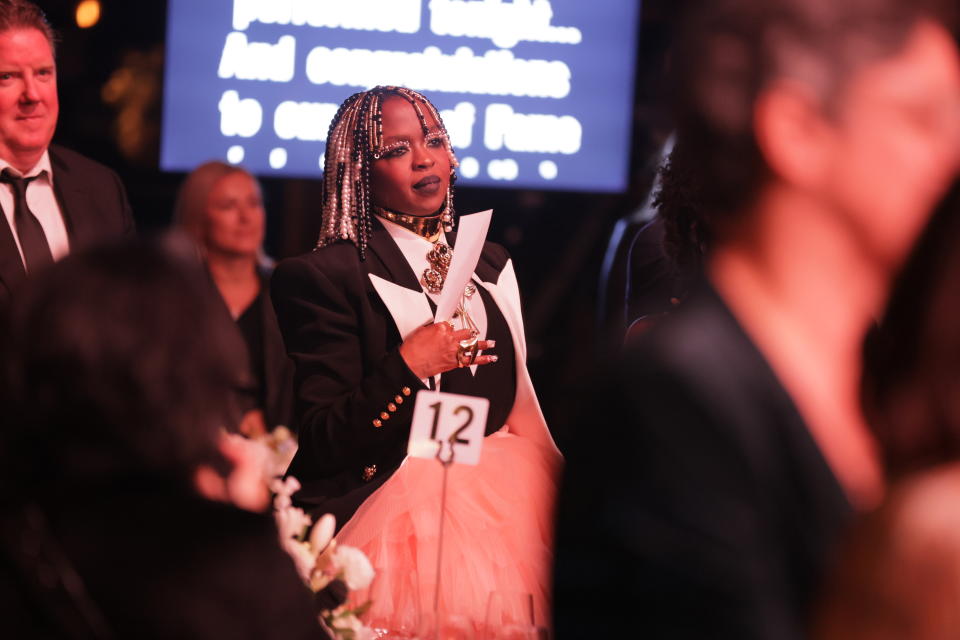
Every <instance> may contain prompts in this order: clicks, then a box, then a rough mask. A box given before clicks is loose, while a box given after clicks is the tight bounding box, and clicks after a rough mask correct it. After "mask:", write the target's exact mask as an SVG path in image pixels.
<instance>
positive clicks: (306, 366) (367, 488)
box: [271, 221, 553, 525]
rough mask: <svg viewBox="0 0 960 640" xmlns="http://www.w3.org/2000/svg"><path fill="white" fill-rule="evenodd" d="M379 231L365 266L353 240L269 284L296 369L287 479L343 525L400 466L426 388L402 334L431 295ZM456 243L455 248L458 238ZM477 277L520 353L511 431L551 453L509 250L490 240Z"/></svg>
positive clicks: (316, 254) (420, 316)
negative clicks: (404, 349) (295, 443)
mask: <svg viewBox="0 0 960 640" xmlns="http://www.w3.org/2000/svg"><path fill="white" fill-rule="evenodd" d="M373 224H374V229H373V232H372V234H371V237H370V242H369V245H368V246H367V252H366V260H365V261H361V260H360V259H359V255H358V252H357V249H356V247H355V246H354V245H353V244H352V243H350V242H339V243H336V244H333V245H329V246H327V247H324V248H322V249H318V250H315V251H313V252H311V253H308V254H305V255H302V256H298V257H295V258H290V259H287V260H284V261H282V262H280V264H279V265H278V266H277V268H276V270H275V271H274V275H273V281H272V286H271V296H272V298H273V303H274V307H275V308H276V312H277V320H278V321H279V325H280V331H281V333H282V334H283V338H284V342H285V344H286V348H287V352H288V353H289V354H290V356H291V358H292V359H293V361H294V364H295V370H296V373H295V378H294V387H295V395H296V401H295V402H296V408H295V414H296V420H295V422H296V424H297V426H298V431H299V445H300V446H299V450H298V451H297V455H296V457H295V458H294V460H293V463H292V464H291V466H290V469H289V473H290V474H292V475H294V476H296V478H297V479H298V480H299V481H300V483H301V484H302V485H303V489H302V490H301V491H300V492H299V493H298V494H297V496H296V497H297V499H298V500H299V502H300V503H301V504H302V505H303V506H305V507H306V508H307V509H308V510H309V511H311V512H313V513H323V512H330V513H333V514H334V515H335V516H336V517H337V522H338V525H343V524H345V523H346V521H347V519H349V517H350V516H351V515H352V514H353V512H354V511H355V510H356V509H357V507H358V506H359V505H360V503H361V502H363V500H364V499H365V498H366V497H367V496H369V495H370V494H371V493H372V492H373V491H374V490H375V489H376V488H377V487H378V486H380V485H381V484H382V483H383V482H384V481H385V480H386V479H387V477H389V475H390V473H391V472H392V471H393V470H394V469H396V467H397V466H398V465H399V464H400V462H401V461H402V460H403V458H404V456H405V455H406V445H407V438H408V436H409V428H410V422H411V420H412V417H413V404H414V403H413V401H414V398H415V396H416V393H417V392H418V391H419V390H421V389H424V388H426V387H425V386H424V384H423V383H422V382H421V380H420V379H419V378H417V377H416V376H415V375H414V374H413V372H411V371H410V369H409V368H408V367H407V365H406V363H405V362H404V361H403V358H402V356H401V355H400V352H399V346H400V344H401V341H402V340H401V333H403V334H404V335H405V334H406V332H407V331H409V330H411V329H412V328H415V327H416V326H419V325H421V324H424V323H425V321H429V320H430V314H429V306H428V303H427V301H426V296H425V295H424V294H423V290H422V287H421V285H420V283H419V281H418V278H417V276H416V275H415V274H414V273H413V270H412V269H410V266H409V264H408V263H407V261H406V259H405V258H404V256H403V253H402V252H401V251H400V249H399V248H398V247H397V245H396V243H395V242H394V241H393V239H392V238H391V237H390V234H389V233H388V232H387V230H386V229H384V228H383V226H382V225H380V223H379V222H377V221H374V223H373ZM447 240H448V241H449V242H450V243H451V244H454V243H455V241H456V234H454V233H451V234H447ZM474 273H475V274H476V276H477V277H478V278H479V279H480V280H481V281H483V282H482V286H484V287H485V288H486V289H487V290H488V291H489V292H490V293H491V294H492V295H493V297H494V300H495V301H497V305H498V307H499V308H500V310H501V312H503V314H504V316H505V318H506V319H507V322H508V324H509V325H510V327H511V333H512V337H513V341H514V348H515V351H516V352H517V361H518V366H517V377H518V380H517V397H516V400H515V402H514V409H513V412H512V413H511V414H510V418H509V419H508V423H509V424H510V425H511V431H517V432H518V433H519V434H520V435H526V436H530V437H535V438H539V439H543V440H544V441H545V442H549V446H551V447H552V446H553V440H552V438H550V435H549V432H548V431H547V429H546V423H545V422H544V421H543V414H542V413H541V412H540V406H539V404H538V403H537V400H536V396H535V394H534V393H533V388H532V385H531V384H530V379H529V374H528V373H527V370H526V365H525V359H526V348H525V344H524V339H523V335H522V322H521V321H520V320H519V318H520V314H519V300H518V298H519V293H518V292H517V290H516V281H515V277H514V275H513V267H512V263H511V262H510V259H509V256H508V254H507V252H506V250H504V249H503V248H502V247H500V246H499V245H496V244H493V243H489V242H488V243H486V244H485V245H484V249H483V252H482V254H481V256H480V260H479V262H478V264H477V267H476V269H475V270H474ZM375 281H376V282H375ZM498 285H499V286H498ZM378 286H379V287H380V288H381V291H380V292H378V289H377V287H378ZM386 299H389V300H391V303H390V306H391V307H392V308H388V304H387V303H386V302H385V300H386ZM398 398H399V400H398ZM390 403H393V404H394V405H395V411H390V410H389V409H388V407H389V404H390ZM382 413H386V414H387V415H388V418H387V419H383V418H382V416H381V414H382ZM374 420H379V421H380V424H381V426H379V427H377V426H375V424H374Z"/></svg>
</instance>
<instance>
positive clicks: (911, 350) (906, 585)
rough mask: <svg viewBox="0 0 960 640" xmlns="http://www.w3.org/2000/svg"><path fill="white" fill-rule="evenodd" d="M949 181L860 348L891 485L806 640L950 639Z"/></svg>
mask: <svg viewBox="0 0 960 640" xmlns="http://www.w3.org/2000/svg"><path fill="white" fill-rule="evenodd" d="M958 246H960V184H958V185H955V187H954V189H953V190H952V192H951V194H950V196H949V197H948V198H947V199H946V200H945V201H944V205H943V206H942V207H941V208H940V209H939V210H938V212H937V214H936V216H935V217H934V218H933V220H932V221H931V224H930V226H929V227H928V228H927V230H926V231H925V232H924V235H923V237H922V238H921V241H920V242H919V243H918V244H917V247H916V249H915V251H914V253H913V255H912V256H911V259H910V260H909V262H908V263H907V265H906V267H905V268H904V270H903V272H902V273H901V275H900V277H899V278H898V280H897V284H896V287H895V288H894V290H893V294H892V295H891V298H890V304H889V306H888V307H887V310H886V312H885V313H884V314H883V317H882V320H881V322H880V325H879V327H878V328H877V329H876V330H875V331H873V332H871V334H870V336H869V338H868V340H867V341H866V344H865V349H864V375H863V382H864V383H863V405H864V412H865V413H866V416H867V419H868V421H869V423H870V427H871V429H872V430H873V432H874V433H875V434H876V437H877V441H878V443H879V448H880V455H881V457H882V458H883V460H884V463H885V466H886V469H887V475H888V479H889V481H890V483H891V487H892V489H891V491H890V496H889V498H888V499H887V500H886V501H885V502H884V504H883V505H882V506H881V507H880V508H879V509H877V510H876V511H875V512H873V513H870V514H869V515H867V516H866V517H864V518H863V519H862V520H861V521H860V522H859V523H858V524H857V526H856V527H855V529H854V530H853V531H852V532H851V535H850V536H849V537H848V539H847V540H846V543H845V545H844V546H843V548H842V552H841V554H840V556H839V562H838V566H837V568H836V570H835V571H834V572H833V574H832V575H831V579H830V580H829V581H828V588H827V590H826V594H825V597H824V601H823V609H822V611H821V616H820V619H819V625H818V628H817V637H818V638H823V639H829V640H833V639H838V640H839V639H840V638H843V639H844V640H847V639H849V640H860V639H866V638H870V639H875V640H887V639H890V640H892V639H894V638H910V639H911V640H940V639H943V640H947V639H948V638H958V637H960V331H958V330H957V327H958V326H960V252H958V251H957V247H958Z"/></svg>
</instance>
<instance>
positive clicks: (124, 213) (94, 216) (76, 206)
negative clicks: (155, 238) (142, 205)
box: [0, 145, 134, 308]
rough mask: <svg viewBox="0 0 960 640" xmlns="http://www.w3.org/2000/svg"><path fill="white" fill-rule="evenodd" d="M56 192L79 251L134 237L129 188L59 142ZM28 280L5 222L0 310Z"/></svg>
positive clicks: (0, 243) (53, 152) (54, 163)
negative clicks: (22, 283)
mask: <svg viewBox="0 0 960 640" xmlns="http://www.w3.org/2000/svg"><path fill="white" fill-rule="evenodd" d="M49 151H50V166H51V167H52V169H53V191H54V193H55V194H56V197H57V202H58V203H59V205H60V211H61V212H62V214H63V219H64V223H65V225H66V228H67V237H68V238H69V239H70V251H71V252H76V251H79V250H82V249H85V248H88V247H91V246H94V245H96V244H98V243H101V242H104V241H109V240H114V239H120V238H127V237H131V236H132V235H133V234H134V224H133V215H132V213H131V211H130V203H129V202H128V201H127V192H126V190H125V189H124V188H123V184H122V183H121V182H120V178H119V177H118V176H117V174H116V173H114V172H113V171H112V170H111V169H108V168H107V167H105V166H103V165H102V164H100V163H98V162H94V161H93V160H90V159H89V158H85V157H84V156H82V155H80V154H79V153H76V152H75V151H70V150H69V149H65V148H64V147H60V146H57V145H51V146H50V149H49ZM25 278H26V272H25V270H24V268H23V262H22V261H21V259H20V253H19V252H18V251H17V245H16V242H15V240H14V238H13V232H12V231H11V229H10V225H8V224H7V223H6V218H5V217H4V218H3V219H2V220H0V308H3V307H5V306H7V304H9V302H10V299H11V296H12V292H13V290H14V289H15V288H16V287H18V286H19V285H20V283H21V282H23V280H24V279H25Z"/></svg>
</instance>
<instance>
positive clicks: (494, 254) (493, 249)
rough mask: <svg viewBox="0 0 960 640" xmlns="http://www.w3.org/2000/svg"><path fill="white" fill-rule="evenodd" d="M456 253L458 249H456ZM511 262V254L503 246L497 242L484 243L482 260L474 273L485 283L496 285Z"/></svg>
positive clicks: (481, 253)
mask: <svg viewBox="0 0 960 640" xmlns="http://www.w3.org/2000/svg"><path fill="white" fill-rule="evenodd" d="M454 251H456V249H454ZM508 262H510V254H509V253H508V252H507V250H506V249H505V248H503V246H501V245H499V244H497V243H496V242H484V243H483V250H482V251H481V252H480V259H479V260H478V261H477V268H476V269H474V272H475V273H476V274H477V276H479V277H480V279H481V280H483V281H484V282H493V283H496V282H497V281H498V280H499V279H500V273H501V272H502V271H503V268H504V267H506V266H507V263H508Z"/></svg>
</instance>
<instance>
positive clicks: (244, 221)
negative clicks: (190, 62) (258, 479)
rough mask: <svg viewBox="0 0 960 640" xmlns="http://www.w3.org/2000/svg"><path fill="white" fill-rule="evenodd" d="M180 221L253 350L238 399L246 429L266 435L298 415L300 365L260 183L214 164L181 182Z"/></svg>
mask: <svg viewBox="0 0 960 640" xmlns="http://www.w3.org/2000/svg"><path fill="white" fill-rule="evenodd" d="M174 218H175V223H176V225H177V226H178V227H179V228H181V229H183V230H184V231H186V232H187V234H189V235H190V237H191V238H193V240H194V242H196V244H197V247H198V248H199V250H200V253H201V255H202V257H203V261H204V263H205V264H206V267H207V270H208V272H209V274H210V279H212V281H213V283H214V285H215V286H216V291H217V292H218V293H219V295H220V298H221V299H222V300H223V306H224V308H225V309H226V310H227V311H229V313H230V317H231V318H233V320H234V322H235V324H236V326H237V329H239V331H240V334H241V335H242V337H243V341H244V343H245V344H246V347H247V354H248V355H249V371H250V382H249V384H248V385H246V387H247V388H246V389H245V391H244V392H243V393H242V394H241V395H240V397H239V398H238V404H239V405H240V406H239V410H240V413H241V417H240V422H239V430H240V432H241V433H244V434H245V435H248V436H257V435H261V434H263V433H264V432H266V431H269V430H272V429H273V428H274V427H276V426H278V425H284V426H289V425H290V423H291V421H292V419H293V363H292V362H291V361H290V359H289V358H288V357H287V353H286V350H285V349H284V346H283V336H281V335H280V328H279V327H278V326H277V317H276V315H275V314H274V312H273V305H272V304H271V302H270V274H271V273H272V268H271V264H270V262H269V261H268V259H267V258H266V256H265V254H264V253H263V238H264V232H265V225H266V213H265V211H264V206H263V197H262V195H261V191H260V184H259V183H258V182H257V180H256V178H254V177H253V176H252V175H251V174H250V173H249V172H248V171H246V170H245V169H243V168H242V167H238V166H235V165H229V164H226V163H224V162H217V161H214V162H207V163H205V164H203V165H201V166H199V167H197V168H196V169H194V170H193V171H192V172H190V175H188V176H187V178H186V180H184V182H183V185H182V186H181V187H180V192H179V194H178V197H177V203H176V206H175V211H174Z"/></svg>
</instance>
